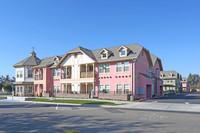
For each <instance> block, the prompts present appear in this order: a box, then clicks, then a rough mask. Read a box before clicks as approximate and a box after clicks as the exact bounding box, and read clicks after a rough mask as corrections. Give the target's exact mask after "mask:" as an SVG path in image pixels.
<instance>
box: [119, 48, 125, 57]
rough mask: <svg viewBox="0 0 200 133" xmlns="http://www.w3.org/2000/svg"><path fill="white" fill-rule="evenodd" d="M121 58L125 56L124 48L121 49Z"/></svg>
mask: <svg viewBox="0 0 200 133" xmlns="http://www.w3.org/2000/svg"><path fill="white" fill-rule="evenodd" d="M120 52H121V56H125V55H126V50H125V49H124V48H122V49H121V51H120Z"/></svg>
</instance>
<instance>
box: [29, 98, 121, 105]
mask: <svg viewBox="0 0 200 133" xmlns="http://www.w3.org/2000/svg"><path fill="white" fill-rule="evenodd" d="M30 101H35V102H53V103H73V104H95V105H121V104H115V103H112V102H104V101H91V100H58V99H54V100H51V99H41V98H38V99H32V100H30Z"/></svg>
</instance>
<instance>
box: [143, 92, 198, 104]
mask: <svg viewBox="0 0 200 133" xmlns="http://www.w3.org/2000/svg"><path fill="white" fill-rule="evenodd" d="M145 102H158V103H185V104H200V93H199V92H194V93H181V94H176V95H167V96H164V97H161V98H154V99H151V100H147V101H145Z"/></svg>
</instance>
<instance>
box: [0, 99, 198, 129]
mask: <svg viewBox="0 0 200 133" xmlns="http://www.w3.org/2000/svg"><path fill="white" fill-rule="evenodd" d="M199 116H200V114H199V113H183V112H182V113H181V112H167V111H145V110H132V109H115V108H114V109H112V108H100V107H81V106H67V105H65V106H58V107H57V106H56V105H48V104H34V103H20V102H0V122H1V123H0V133H20V132H23V133H24V132H25V133H76V132H81V133H107V132H108V133H147V132H148V133H188V132H190V133H197V132H199V130H200V126H199V123H200V119H199Z"/></svg>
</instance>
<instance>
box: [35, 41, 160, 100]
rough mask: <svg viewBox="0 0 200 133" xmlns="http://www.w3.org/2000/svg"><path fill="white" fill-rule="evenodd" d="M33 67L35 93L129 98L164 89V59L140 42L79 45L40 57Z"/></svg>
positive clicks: (153, 94) (150, 94)
mask: <svg viewBox="0 0 200 133" xmlns="http://www.w3.org/2000/svg"><path fill="white" fill-rule="evenodd" d="M33 69H34V72H33V73H34V74H33V75H34V94H35V95H36V96H41V95H42V96H56V97H79V98H94V97H96V98H104V99H122V100H129V99H130V96H131V95H132V96H134V98H135V99H137V98H151V97H154V96H157V97H159V96H162V93H163V92H162V87H163V84H162V80H160V78H159V75H160V71H162V69H163V68H162V63H161V60H160V59H159V58H158V57H156V56H154V55H152V54H150V52H149V51H148V50H147V49H145V48H144V47H142V46H141V45H139V44H130V45H122V46H117V47H110V48H103V49H97V50H89V49H86V48H83V47H77V48H75V49H72V50H70V51H68V52H67V53H66V54H65V55H63V56H55V57H47V58H44V59H42V60H40V63H39V64H38V65H35V66H34V67H33Z"/></svg>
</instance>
